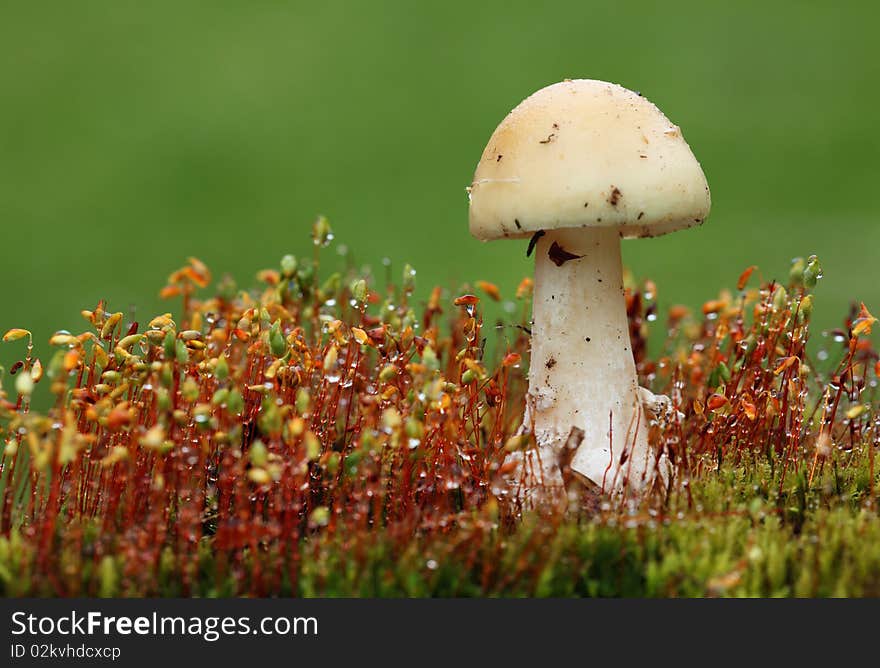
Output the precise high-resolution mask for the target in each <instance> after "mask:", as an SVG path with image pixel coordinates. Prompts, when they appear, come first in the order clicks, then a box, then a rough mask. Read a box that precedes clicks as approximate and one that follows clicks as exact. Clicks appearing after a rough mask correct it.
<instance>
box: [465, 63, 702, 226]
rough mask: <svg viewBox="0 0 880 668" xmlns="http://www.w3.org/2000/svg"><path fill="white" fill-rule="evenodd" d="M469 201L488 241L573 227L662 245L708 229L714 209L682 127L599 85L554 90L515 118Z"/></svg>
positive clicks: (501, 129)
mask: <svg viewBox="0 0 880 668" xmlns="http://www.w3.org/2000/svg"><path fill="white" fill-rule="evenodd" d="M469 198H470V230H471V234H472V235H474V236H475V237H477V238H478V239H482V240H484V241H488V240H492V239H500V238H504V237H511V238H514V237H527V236H530V235H532V234H534V233H535V232H537V231H539V230H553V229H560V228H573V227H584V228H586V227H614V228H617V229H619V230H620V234H621V236H622V237H629V238H632V237H652V236H657V235H660V234H666V233H667V232H674V231H676V230H680V229H684V228H686V227H692V226H694V225H699V224H700V223H702V222H703V220H705V218H706V216H708V215H709V206H710V197H709V186H708V184H707V183H706V177H705V175H704V174H703V170H702V169H701V168H700V164H699V163H698V162H697V159H696V158H695V157H694V154H693V153H692V152H691V149H690V147H689V146H688V145H687V142H685V140H684V137H682V135H681V130H680V129H679V128H678V126H676V125H674V124H673V123H671V122H670V121H669V119H668V118H666V116H664V115H663V112H661V111H660V110H659V109H658V108H657V107H656V106H655V105H654V104H652V103H651V102H649V101H648V100H646V99H645V98H644V97H642V96H641V95H640V94H638V93H634V92H633V91H631V90H627V89H626V88H623V87H622V86H618V85H617V84H612V83H607V82H605V81H596V80H592V79H575V80H566V81H562V82H560V83H556V84H553V85H551V86H547V87H546V88H542V89H541V90H539V91H538V92H536V93H534V94H532V95H531V96H529V97H528V98H526V99H525V100H523V101H522V102H521V103H520V104H519V106H517V107H516V108H515V109H514V110H513V111H511V112H510V113H509V114H508V115H507V117H506V118H505V119H504V120H503V121H501V124H500V125H499V126H498V127H497V128H496V130H495V132H494V133H493V134H492V137H491V139H489V143H488V145H487V146H486V149H485V150H484V151H483V156H482V157H481V158H480V162H479V164H478V165H477V170H476V173H475V174H474V180H473V183H472V184H471V186H470V188H469Z"/></svg>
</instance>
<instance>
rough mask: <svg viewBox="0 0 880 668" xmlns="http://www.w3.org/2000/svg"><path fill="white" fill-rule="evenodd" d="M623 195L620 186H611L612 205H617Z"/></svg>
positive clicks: (610, 200) (610, 201)
mask: <svg viewBox="0 0 880 668" xmlns="http://www.w3.org/2000/svg"><path fill="white" fill-rule="evenodd" d="M621 197H623V193H622V192H620V188H618V187H617V186H611V195H609V196H608V203H609V204H610V205H611V206H617V203H618V202H619V201H620V198H621Z"/></svg>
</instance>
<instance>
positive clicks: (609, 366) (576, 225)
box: [468, 79, 710, 492]
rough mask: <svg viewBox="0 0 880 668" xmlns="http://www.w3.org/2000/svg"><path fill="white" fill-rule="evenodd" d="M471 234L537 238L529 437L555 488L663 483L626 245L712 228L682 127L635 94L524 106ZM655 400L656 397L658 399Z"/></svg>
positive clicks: (480, 179)
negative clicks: (575, 442)
mask: <svg viewBox="0 0 880 668" xmlns="http://www.w3.org/2000/svg"><path fill="white" fill-rule="evenodd" d="M468 192H469V198H470V231H471V234H472V235H473V236H475V237H476V238H478V239H481V240H483V241H490V240H495V239H500V238H523V239H525V238H529V237H531V240H532V241H531V242H530V244H529V251H532V250H534V253H535V278H534V298H533V305H532V320H533V326H532V339H531V362H530V365H529V393H528V398H527V410H526V415H525V418H524V426H525V427H526V428H527V429H528V428H531V429H532V431H533V432H534V434H535V437H536V441H537V444H538V451H537V455H538V457H537V459H538V460H539V462H540V469H541V470H542V473H543V475H544V477H545V478H546V479H550V480H555V481H559V480H561V478H560V475H559V472H558V470H555V469H554V467H555V468H556V469H558V462H559V461H560V459H561V449H562V448H563V447H564V444H565V443H566V441H567V438H568V435H569V433H571V431H572V429H573V428H576V429H579V430H583V434H584V437H583V439H582V441H581V443H580V446H579V447H578V449H577V450H576V452H575V453H574V456H573V457H572V459H571V464H570V466H571V470H572V471H573V472H574V473H576V474H578V475H579V476H582V477H583V479H585V480H584V482H586V481H590V482H591V483H593V484H595V485H597V486H599V487H601V488H603V489H604V490H605V491H611V490H614V491H618V492H619V491H622V490H628V489H631V490H633V491H635V492H638V491H639V490H641V489H643V488H644V487H645V485H646V484H648V483H649V482H650V481H651V480H652V479H654V477H655V476H656V475H657V474H658V471H659V472H660V474H661V475H665V473H663V467H661V466H660V465H659V464H660V458H659V457H658V456H656V455H655V454H653V453H652V451H651V449H650V448H649V446H648V440H647V433H648V426H649V425H648V422H649V416H648V415H647V414H646V411H645V410H644V408H643V406H642V402H641V401H640V398H641V397H642V396H645V395H644V394H643V393H640V388H639V386H638V379H637V376H636V368H635V363H634V360H633V353H632V349H631V345H630V339H629V330H628V323H627V316H626V302H625V297H624V288H623V277H622V265H621V257H620V240H621V239H627V238H633V237H653V236H657V235H660V234H666V233H667V232H674V231H676V230H681V229H684V228H687V227H692V226H694V225H699V224H700V223H702V222H703V221H704V220H705V218H706V216H707V215H708V213H709V205H710V198H709V187H708V185H707V183H706V177H705V176H704V175H703V171H702V169H701V168H700V165H699V163H698V162H697V160H696V158H694V155H693V153H692V152H691V150H690V147H689V146H688V145H687V143H686V142H685V140H684V138H683V137H682V135H681V131H680V130H679V128H678V127H677V126H675V125H674V124H673V123H671V122H670V121H669V119H667V118H666V116H664V115H663V113H662V112H661V111H660V110H659V109H658V108H657V107H656V106H654V104H652V103H651V102H649V101H648V100H647V99H645V98H644V97H642V96H641V95H640V94H639V93H635V92H633V91H630V90H627V89H626V88H623V87H621V86H618V85H616V84H612V83H607V82H604V81H595V80H589V79H578V80H566V81H563V82H560V83H556V84H553V85H551V86H547V87H546V88H543V89H541V90H539V91H538V92H536V93H534V94H533V95H531V96H530V97H528V98H526V99H525V100H524V101H523V102H521V103H520V104H519V106H517V107H516V108H515V109H514V110H513V111H511V112H510V114H508V115H507V117H506V118H505V119H504V120H503V121H502V122H501V124H500V125H499V126H498V128H497V129H496V130H495V132H494V134H493V135H492V137H491V139H490V140H489V143H488V145H487V146H486V149H485V150H484V151H483V155H482V157H481V158H480V162H479V164H478V165H477V169H476V173H475V174H474V179H473V182H472V184H471V186H470V188H469V189H468ZM651 396H653V395H651Z"/></svg>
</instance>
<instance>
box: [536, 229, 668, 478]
mask: <svg viewBox="0 0 880 668" xmlns="http://www.w3.org/2000/svg"><path fill="white" fill-rule="evenodd" d="M554 244H556V246H557V247H558V248H553V246H554ZM560 250H562V251H564V254H560V252H559V251H560ZM567 254H571V255H576V256H580V257H579V258H577V259H564V258H567V257H570V256H569V255H567ZM554 258H555V261H554ZM560 260H563V261H562V263H561V264H559V265H557V262H559V261H560ZM532 319H533V325H532V344H531V363H530V367H529V413H530V415H529V417H530V420H531V426H532V430H533V431H534V433H535V436H536V439H537V443H538V448H539V450H538V452H539V454H540V461H541V462H542V463H541V468H542V469H546V468H547V462H552V463H553V464H554V465H558V462H560V461H563V460H564V458H565V455H564V453H563V452H562V450H563V449H564V448H565V444H566V441H567V439H568V435H569V433H570V432H571V430H572V428H573V427H577V428H579V429H582V430H583V432H584V438H583V440H582V441H581V444H580V447H579V448H578V449H577V451H576V452H575V453H574V456H573V457H572V459H571V464H570V466H571V470H572V471H573V472H575V473H577V474H579V475H580V476H583V477H584V478H586V479H588V480H589V481H591V482H592V483H594V484H595V485H597V486H599V487H601V488H602V489H603V490H604V491H620V490H626V489H632V490H639V489H641V488H642V487H643V486H644V485H645V484H646V482H647V481H649V480H650V478H651V476H652V474H653V471H654V466H655V464H654V458H653V456H652V455H651V453H650V449H649V446H648V441H647V432H648V424H647V421H646V420H647V419H646V415H645V412H644V410H643V409H642V407H641V403H640V401H639V394H638V378H637V376H636V368H635V363H634V361H633V354H632V349H631V346H630V339H629V327H628V323H627V317H626V301H625V297H624V290H623V269H622V264H621V256H620V236H619V234H618V232H617V231H616V230H614V229H610V230H609V229H566V230H557V231H553V232H547V233H546V234H545V235H544V236H542V237H541V238H540V240H539V242H538V245H537V249H536V260H535V286H534V301H533V305H532ZM624 453H625V455H624ZM545 477H547V478H550V479H553V480H555V479H557V478H558V473H555V472H552V471H547V475H546V476H545Z"/></svg>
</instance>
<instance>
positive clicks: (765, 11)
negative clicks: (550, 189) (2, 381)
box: [0, 0, 880, 366]
mask: <svg viewBox="0 0 880 668" xmlns="http://www.w3.org/2000/svg"><path fill="white" fill-rule="evenodd" d="M878 20H880V5H878V4H877V3H875V2H867V1H866V2H861V3H856V2H833V3H832V2H816V1H810V0H801V1H798V2H766V1H762V2H754V1H751V0H747V1H741V2H736V3H730V2H724V3H722V2H707V1H706V0H699V1H690V2H664V3H657V2H649V1H645V2H602V3H600V2H592V1H589V0H574V1H571V2H534V1H533V0H532V1H512V0H506V1H498V0H481V1H476V0H474V1H471V2H457V1H455V2H452V1H448V0H447V1H445V2H442V3H415V2H371V3H368V2H345V3H340V2H331V1H327V2H320V3H306V2H280V1H274V2H269V1H256V0H250V1H248V2H241V1H238V2H232V1H227V2H184V1H182V0H177V1H175V2H158V1H153V2H149V3H143V2H133V1H126V0H114V1H113V2H109V1H108V2H88V1H84V2H54V3H47V2H23V1H22V2H13V1H11V0H9V1H8V2H5V3H4V7H3V11H2V20H0V91H2V93H0V95H2V97H0V102H2V104H0V149H2V153H0V216H2V226H3V227H2V230H3V262H2V268H0V280H2V284H3V288H4V290H3V309H2V315H0V328H2V329H5V328H7V327H13V326H17V327H29V328H31V329H33V330H34V332H35V334H36V335H37V341H38V346H39V347H40V348H42V349H43V352H44V355H45V348H46V347H47V346H46V343H45V340H46V337H48V335H49V334H50V333H51V332H52V331H54V330H55V329H58V328H62V327H63V328H70V329H74V328H77V329H79V328H81V327H82V322H81V320H80V319H79V315H78V313H79V310H80V309H81V308H85V307H89V308H90V307H92V306H93V305H94V303H95V302H96V301H97V300H98V299H99V298H101V297H104V298H106V299H108V300H109V301H110V305H111V307H113V308H114V309H118V310H125V311H128V310H129V309H130V307H131V306H132V305H135V306H136V307H137V313H138V314H139V315H140V317H141V318H142V319H145V318H146V317H147V316H150V315H152V314H154V313H157V312H161V311H163V310H166V309H167V308H168V305H167V304H165V303H162V302H160V300H159V299H158V297H157V292H158V290H159V288H160V287H161V285H162V284H163V281H164V280H165V277H166V276H167V274H168V273H169V272H170V271H171V270H172V269H174V268H176V267H177V266H179V265H180V264H182V262H183V261H184V259H185V258H186V257H187V256H188V255H196V256H198V257H199V258H201V259H202V260H204V261H205V262H207V263H208V264H209V266H210V267H211V268H212V269H213V270H214V273H215V275H220V274H221V273H223V272H230V273H231V274H232V275H233V276H235V277H236V278H237V279H238V280H239V282H240V283H242V284H245V285H250V284H253V283H254V279H253V276H254V273H255V272H256V271H257V270H258V269H260V268H264V267H268V266H275V265H276V264H277V261H278V259H279V258H280V256H281V255H282V254H283V253H285V252H293V253H301V252H305V251H306V248H307V245H308V230H309V226H310V224H311V221H312V220H313V218H314V217H315V215H316V214H318V213H324V214H326V215H327V216H328V217H329V218H330V220H331V222H332V224H333V226H334V229H335V231H336V233H337V239H338V240H339V241H341V242H343V243H346V244H347V245H348V246H349V247H351V248H352V249H353V251H354V253H355V257H356V260H357V261H358V262H359V263H372V264H374V265H379V263H380V260H381V258H382V257H384V256H389V257H391V258H392V259H393V260H394V262H395V266H396V267H397V268H399V267H400V266H402V264H403V262H405V261H408V262H411V263H412V264H413V265H414V266H415V267H416V268H417V270H418V272H419V275H418V279H419V284H420V287H421V289H422V290H426V289H427V287H428V286H430V285H431V284H434V283H442V284H446V285H449V286H450V287H453V286H454V284H456V283H457V282H460V281H464V280H474V279H478V278H484V279H487V280H492V281H494V282H496V283H498V284H499V285H500V286H501V288H502V290H503V292H504V293H505V294H507V295H510V294H511V293H512V291H513V288H514V286H515V285H516V283H517V282H518V281H519V279H520V278H521V277H522V276H523V275H525V274H527V273H529V272H530V271H531V266H530V262H529V261H527V260H526V259H525V257H524V252H523V251H524V243H515V242H499V243H495V244H481V243H479V242H477V241H474V240H473V239H471V238H470V236H469V235H468V232H467V200H466V196H465V192H464V187H465V186H466V185H467V184H468V183H469V181H470V178H471V175H472V173H473V169H474V166H475V164H476V161H477V159H478V158H479V156H480V153H481V151H482V149H483V146H484V144H485V142H486V141H487V139H488V138H489V135H490V134H491V132H492V130H493V129H494V127H495V126H496V124H497V123H498V122H499V121H500V120H501V119H502V117H503V116H504V115H505V114H506V113H507V112H508V111H509V110H510V109H511V108H512V107H513V106H515V105H516V104H517V103H518V102H519V101H520V100H521V99H522V98H523V97H525V96H526V95H528V94H529V93H531V92H532V91H533V90H535V89H537V88H540V87H541V86H543V85H546V84H548V83H551V82H554V81H557V80H560V79H563V78H566V77H589V78H599V79H606V80H610V81H615V82H618V83H621V84H623V85H625V86H627V87H630V88H633V89H635V90H640V91H641V92H643V93H644V94H645V95H646V96H647V97H648V98H649V99H651V100H652V101H654V102H656V103H657V104H658V105H659V106H660V108H661V109H663V110H664V111H665V112H666V114H667V115H668V116H669V117H670V118H671V119H672V120H673V122H675V123H677V124H679V125H680V126H681V127H682V128H683V131H684V135H685V137H686V139H687V140H688V142H689V143H690V145H691V147H692V148H693V150H694V152H695V154H696V155H697V157H698V158H699V160H700V161H701V163H702V165H703V167H704V169H705V172H706V174H707V176H708V179H709V183H710V185H711V188H712V195H713V212H712V215H711V217H710V218H709V220H708V222H707V223H706V225H704V226H703V227H702V228H699V229H696V230H692V231H689V232H685V233H681V234H676V235H670V236H666V237H663V238H659V239H649V240H641V241H632V242H629V243H627V244H625V245H624V246H625V247H624V255H625V261H626V262H627V264H628V265H629V266H630V267H631V268H632V269H633V271H634V272H635V273H636V275H639V276H650V277H652V278H654V279H655V281H656V282H657V284H658V286H659V293H660V303H661V307H665V306H668V305H669V304H670V303H672V302H685V303H688V304H691V305H696V304H699V303H700V302H702V301H703V300H706V299H709V298H711V297H713V296H714V295H715V294H716V293H717V290H718V289H719V287H721V286H725V285H726V286H732V285H733V284H734V283H735V281H736V277H737V276H738V274H739V273H740V271H741V270H743V269H744V268H745V267H747V266H748V265H751V264H758V265H760V267H761V269H762V271H763V275H764V276H765V277H767V278H771V277H774V276H778V277H782V276H784V275H785V274H786V272H787V267H788V263H789V260H790V258H791V257H792V256H795V255H803V254H809V253H814V252H815V253H818V254H819V255H820V257H821V259H822V261H823V264H824V267H825V274H826V278H825V279H824V280H823V281H822V283H821V284H820V286H819V288H818V291H817V302H816V314H817V318H818V323H819V324H820V325H823V326H831V325H832V324H837V322H838V321H839V318H840V316H842V315H843V313H844V310H845V308H846V305H847V303H848V301H849V300H850V299H852V298H859V299H862V300H864V301H865V302H867V304H868V306H869V308H871V307H872V306H873V308H875V309H876V310H880V299H878V297H880V287H878V284H880V268H878V262H877V249H878V246H880V243H878V242H880V226H878V217H880V203H878V200H877V198H876V197H875V193H876V189H877V182H878V177H880V162H878V155H880V150H878V149H880V137H878V132H877V114H878V112H877V109H878V102H880V89H878V84H880V53H878V51H880V49H878V46H877V44H878V40H877V36H876V26H877V25H878ZM175 306H176V303H175ZM661 317H662V316H661ZM10 345H11V344H10ZM16 354H20V346H19V345H16V350H14V351H13V350H10V347H9V346H4V347H3V349H2V351H0V362H2V363H4V364H6V365H7V366H8V364H9V363H10V361H11V360H12V359H14V358H15V356H16Z"/></svg>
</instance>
